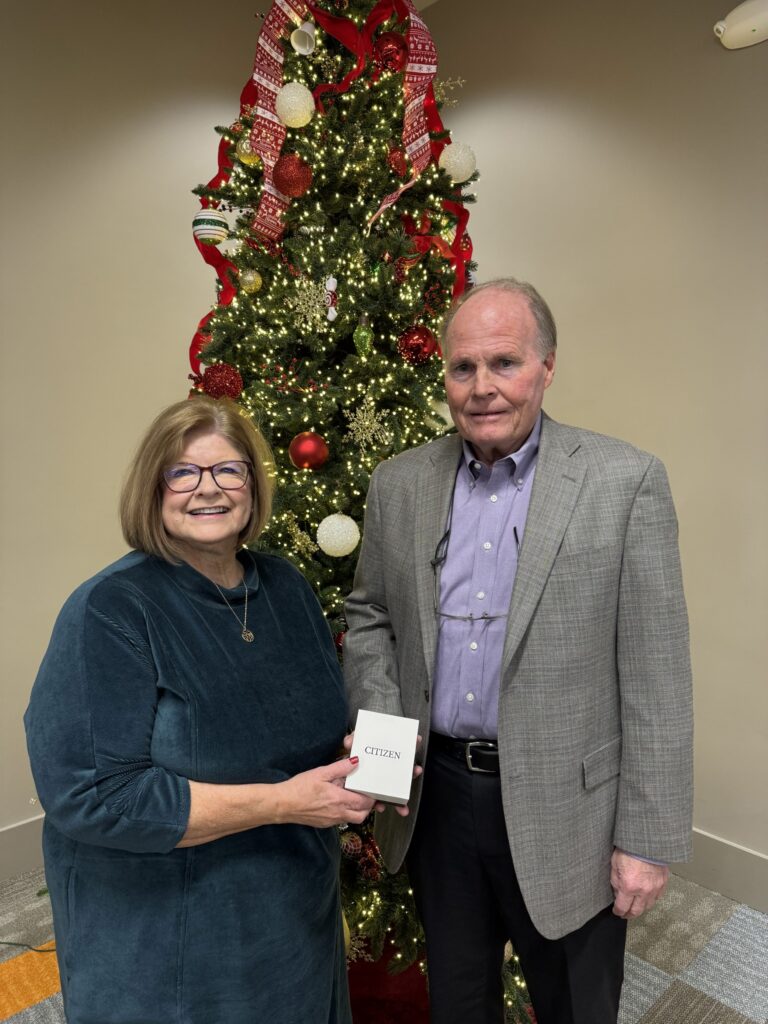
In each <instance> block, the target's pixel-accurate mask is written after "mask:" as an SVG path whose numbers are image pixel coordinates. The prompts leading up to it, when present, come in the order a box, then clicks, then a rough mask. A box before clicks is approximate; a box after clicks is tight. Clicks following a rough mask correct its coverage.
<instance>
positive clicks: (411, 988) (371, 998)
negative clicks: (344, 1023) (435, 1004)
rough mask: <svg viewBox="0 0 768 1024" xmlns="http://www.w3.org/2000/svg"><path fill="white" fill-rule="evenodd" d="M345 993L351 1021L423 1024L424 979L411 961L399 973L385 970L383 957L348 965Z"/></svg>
mask: <svg viewBox="0 0 768 1024" xmlns="http://www.w3.org/2000/svg"><path fill="white" fill-rule="evenodd" d="M349 992H350V996H351V999H352V1019H353V1020H354V1022H355V1024H427V1021H428V1020H429V1009H428V1007H429V999H428V998H427V980H426V978H425V977H424V975H423V974H422V973H421V971H420V970H419V965H418V964H412V965H411V966H410V967H409V968H408V969H407V970H405V971H402V973H400V974H390V973H389V972H388V971H387V965H386V958H385V957H382V958H381V960H377V961H376V963H368V962H367V961H365V960H356V961H355V962H354V963H352V964H350V965H349Z"/></svg>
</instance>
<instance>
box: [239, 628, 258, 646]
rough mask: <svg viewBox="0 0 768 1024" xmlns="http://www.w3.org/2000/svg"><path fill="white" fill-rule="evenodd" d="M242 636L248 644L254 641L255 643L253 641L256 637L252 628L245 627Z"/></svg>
mask: <svg viewBox="0 0 768 1024" xmlns="http://www.w3.org/2000/svg"><path fill="white" fill-rule="evenodd" d="M240 636H241V637H242V638H243V640H245V642H246V643H247V644H252V643H253V641H254V639H255V638H254V635H253V633H252V632H251V631H250V629H245V628H244V629H243V632H242V633H241V634H240Z"/></svg>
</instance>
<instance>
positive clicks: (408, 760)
mask: <svg viewBox="0 0 768 1024" xmlns="http://www.w3.org/2000/svg"><path fill="white" fill-rule="evenodd" d="M418 731H419V722H418V719H416V718H402V717H401V716H400V715H383V714H381V712H379V711H358V713H357V724H356V726H355V738H354V740H353V742H352V751H351V756H352V757H359V758H360V763H359V764H358V766H357V768H356V769H355V770H354V771H353V772H352V774H351V775H348V776H347V778H346V780H345V783H344V785H345V786H346V788H347V789H352V790H354V791H355V792H356V793H365V794H366V796H372V797H375V798H376V799H377V800H384V801H386V802H387V803H390V804H407V803H408V797H409V796H410V794H411V782H412V780H413V764H414V761H415V760H416V737H417V735H418Z"/></svg>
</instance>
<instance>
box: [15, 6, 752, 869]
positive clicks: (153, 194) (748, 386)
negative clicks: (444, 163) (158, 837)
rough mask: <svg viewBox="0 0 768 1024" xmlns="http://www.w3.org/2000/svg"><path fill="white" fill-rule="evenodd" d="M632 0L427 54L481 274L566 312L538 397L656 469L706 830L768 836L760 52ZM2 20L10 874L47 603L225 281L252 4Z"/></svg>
mask: <svg viewBox="0 0 768 1024" xmlns="http://www.w3.org/2000/svg"><path fill="white" fill-rule="evenodd" d="M8 6H10V5H8ZM628 6H629V8H630V9H629V10H626V9H625V6H623V5H617V4H615V3H614V4H609V3H608V2H607V0H596V2H595V0H589V2H588V3H585V4H580V5H577V7H574V5H572V4H570V3H566V2H565V0H552V2H550V3H549V4H546V5H542V4H533V3H522V2H520V3H517V2H509V0H485V2H483V3H480V4H475V5H469V9H470V10H471V11H472V12H473V14H474V15H475V17H477V18H478V23H477V24H471V25H469V24H468V23H467V20H466V18H467V10H468V5H467V4H466V3H463V2H461V3H460V2H459V0H440V2H439V3H436V4H434V5H433V6H431V7H430V9H429V11H428V12H427V15H426V16H427V19H428V21H429V24H430V25H431V27H432V29H433V31H434V34H435V37H436V40H437V43H438V47H439V49H440V54H441V64H442V73H443V74H444V75H453V76H455V75H463V76H464V77H465V78H466V79H467V82H468V84H467V86H466V87H465V89H464V90H463V93H462V97H461V100H462V101H461V104H460V105H459V107H457V108H455V109H454V110H451V111H448V112H447V113H446V121H448V123H449V124H450V125H451V126H452V127H453V128H454V133H455V137H456V138H457V139H461V140H464V141H466V142H469V143H470V144H471V145H473V146H474V148H475V149H476V151H477V154H478V158H479V161H480V165H481V170H482V173H483V177H482V181H481V183H480V186H479V189H478V192H479V197H480V201H479V203H478V205H477V207H476V208H475V210H474V211H473V214H472V220H471V230H472V234H473V238H474V241H475V245H476V253H477V256H478V259H479V261H480V276H481V277H489V276H492V275H495V274H498V273H504V272H514V273H516V274H518V275H520V276H523V277H527V278H529V279H531V280H532V281H534V282H535V283H536V284H537V285H538V286H539V287H540V289H541V290H542V292H543V293H544V294H545V295H546V296H547V298H548V299H549V300H550V302H551V304H552V306H553V308H554V311H555V314H556V316H557V318H558V321H559V326H560V332H561V351H560V359H559V367H558V375H557V380H556V382H555V384H554V386H553V389H552V390H551V391H550V393H549V396H548V398H549V400H548V404H547V407H548V409H549V411H550V412H551V413H552V414H553V415H555V416H556V417H558V418H561V419H563V420H567V421H571V422H576V423H579V424H581V425H584V426H588V427H591V428H593V429H596V430H600V431H604V432H606V433H612V434H617V435H619V436H621V437H624V438H627V439H628V440H631V441H633V442H635V443H636V444H638V445H640V446H642V447H645V448H648V449H651V450H653V451H655V452H657V453H658V454H659V455H661V456H662V458H664V460H665V461H666V463H667V465H668V467H669V470H670V475H671V479H672V484H673V489H674V492H675V494H676V497H677V503H678V509H679V513H680V520H681V539H682V549H683V558H684V566H685V575H686V583H687V588H688V595H689V604H690V612H691V619H692V631H693V645H694V662H695V670H696V694H697V804H696V824H697V827H698V828H699V829H701V830H703V831H704V832H707V833H711V834H713V835H715V836H716V837H721V838H723V839H725V840H727V841H728V842H730V843H734V844H737V845H741V846H745V847H748V848H751V849H753V850H755V851H758V852H759V853H762V854H763V855H768V820H767V818H766V814H765V792H766V791H768V779H766V768H765V764H766V762H768V752H767V750H766V729H767V728H768V725H767V724H766V723H768V697H766V687H765V682H764V678H765V669H764V662H765V639H764V636H765V627H764V623H765V620H766V600H765V582H764V581H765V579H766V571H765V570H766V558H765V553H766V552H765V532H766V531H765V529H764V523H765V521H766V519H767V518H768V517H767V516H766V504H768V503H767V502H766V478H765V473H764V468H763V465H762V460H761V459H760V454H761V447H760V440H762V439H763V438H764V437H765V434H766V429H765V428H766V422H765V419H766V417H765V407H766V402H765V399H764V388H765V380H766V378H765V369H766V351H767V350H768V345H767V344H766V342H767V341H768V339H767V338H766V323H767V322H768V317H767V314H768V302H767V300H766V288H765V281H766V279H768V266H767V265H766V248H765V237H766V227H767V226H768V224H767V221H768V216H767V213H768V211H767V209H766V192H765V183H766V178H767V176H768V144H767V140H766V131H765V129H764V128H763V127H762V126H761V121H764V118H762V116H761V110H762V107H763V102H762V99H761V97H762V98H763V99H764V97H765V95H766V90H767V89H768V44H763V46H761V47H755V48H752V49H750V50H744V51H740V52H728V51H726V50H724V49H723V48H722V47H721V46H720V45H719V44H718V43H716V41H715V40H714V37H713V36H712V34H711V25H712V24H713V23H714V21H715V20H717V18H718V17H720V16H721V15H722V14H723V13H724V9H723V8H722V5H721V4H720V3H719V2H717V0H678V2H677V3H676V4H674V5H668V4H665V3H662V0H644V2H643V3H642V4H641V3H633V4H631V5H628ZM670 7H674V10H670V9H669V8H670ZM3 27H4V30H5V41H4V44H3V47H4V51H3V54H2V60H1V61H0V64H1V65H2V72H3V75H4V77H5V78H6V79H7V81H8V85H4V87H3V93H4V97H5V98H4V101H3V102H4V110H3V125H4V129H5V144H4V147H3V148H4V156H3V159H4V162H5V164H6V166H5V167H4V172H3V181H4V186H3V190H4V191H3V198H4V204H3V213H2V217H3V227H4V233H5V238H6V242H5V244H4V246H3V248H2V250H0V251H1V252H2V257H1V258H2V262H3V266H2V274H0V281H1V282H2V288H3V321H2V323H3V331H2V337H3V361H2V373H3V381H4V389H3V391H4V401H3V403H2V415H3V430H2V432H1V433H0V436H1V437H2V444H3V455H2V460H3V466H4V468H5V475H4V480H5V486H4V487H3V488H2V492H3V493H2V499H1V501H2V505H1V506H0V508H2V512H1V513H0V516H1V519H0V528H1V529H0V542H1V543H2V555H1V556H0V557H1V559H2V565H1V568H2V584H1V586H2V591H1V592H0V593H1V597H0V601H1V604H0V622H2V629H3V646H2V659H3V667H2V679H3V683H2V685H3V715H2V718H1V719H0V777H1V778H2V780H3V786H2V789H1V790H0V829H2V828H3V827H4V826H6V827H7V828H6V831H5V832H0V871H1V870H2V864H3V850H2V847H3V844H4V843H5V844H6V845H10V844H11V842H12V835H13V833H14V828H13V826H15V825H16V824H17V823H19V822H21V821H23V820H24V819H27V818H29V817H30V816H32V815H35V814H38V813H39V808H38V807H37V806H36V805H34V804H30V799H32V798H33V795H34V794H33V787H32V783H31V779H30V777H29V773H28V769H27V767H26V758H25V753H24V744H23V737H22V731H21V727H20V724H19V719H20V716H21V714H22V711H23V708H24V706H25V703H26V697H27V693H28V690H29V687H30V685H31V682H32V679H33V677H34V673H35V670H36V666H37V664H38V662H39V659H40V657H41V655H42V653H43V650H44V648H45V644H46V642H47V638H48V635H49V633H50V628H51V625H52V623H53V619H54V617H55V615H56V612H57V610H58V608H59V607H60V605H61V603H62V601H63V599H64V598H65V596H66V595H67V594H68V593H69V592H70V590H71V589H72V588H73V587H74V586H75V585H76V584H77V583H79V582H80V581H81V580H82V579H84V578H85V577H87V576H88V575H89V574H90V573H92V572H93V571H94V570H96V569H97V568H98V567H100V566H101V565H103V564H104V563H106V562H108V561H110V560H111V559H113V558H115V557H117V556H119V555H120V554H121V553H122V551H123V545H122V541H121V539H120V535H119V531H118V528H117V524H116V520H115V514H114V505H115V500H116V496H117V490H118V487H119V480H120V476H121V473H122V469H123V466H124V464H125V461H126V459H127V457H128V454H129V452H130V450H131V448H132V446H133V444H134V442H135V440H136V435H137V433H138V432H139V431H140V430H141V429H142V428H143V427H144V425H145V424H146V422H147V421H148V419H149V418H150V416H151V415H152V414H153V413H154V412H155V411H156V410H157V409H158V408H159V407H160V406H162V405H163V404H165V403H166V402H169V401H172V400H174V399H176V398H179V397H183V395H184V394H185V393H186V385H187V382H186V379H185V378H186V374H187V372H188V368H187V364H186V347H187V344H188V341H189V338H190V336H191V334H192V332H193V331H194V328H195V324H196V322H197V320H198V319H199V317H200V316H201V315H202V314H203V313H204V312H205V311H206V309H207V308H208V306H209V304H210V302H211V301H212V298H213V284H212V275H211V272H210V271H209V270H208V269H207V268H206V267H205V266H204V265H203V264H202V261H201V260H200V258H199V256H198V254H197V252H196V250H195V249H194V246H193V245H192V242H191V237H190V230H189V221H190V218H191V216H192V213H193V212H194V210H195V208H196V200H195V199H194V197H192V196H191V195H190V194H189V189H190V188H191V187H192V186H193V185H195V184H196V183H197V182H198V181H201V180H204V179H207V178H208V177H209V176H210V175H211V174H212V173H213V170H214V159H215V146H216V137H215V136H214V134H213V133H212V131H211V128H212V126H213V125H214V124H216V123H222V122H226V121H228V120H231V119H232V118H233V117H234V115H235V113H236V108H237V96H238V93H239V90H240V87H241V85H242V83H243V81H244V79H245V77H246V76H247V74H248V72H249V70H250V65H251V59H252V52H253V47H254V43H255V34H256V22H255V21H254V19H253V5H252V3H247V2H245V0H229V2H226V3H223V4H219V5H217V7H216V13H215V16H211V15H210V14H208V5H207V4H204V3H202V2H201V0H193V2H190V3H185V4H184V5H181V4H157V3H149V2H147V0H139V2H138V3H136V4H133V5H132V6H131V7H130V8H128V9H126V8H123V7H121V6H120V5H106V4H102V3H98V4H97V3H96V2H95V0H87V2H83V3H79V4H76V5H70V6H69V7H68V8H62V7H61V5H59V4H55V3H53V2H52V0H43V2H34V0H33V2H30V3H29V4H27V5H23V6H18V5H17V6H14V7H13V10H12V13H6V14H4V25H3ZM27 473H28V475H29V479H28V480H27ZM723 888H725V886H723Z"/></svg>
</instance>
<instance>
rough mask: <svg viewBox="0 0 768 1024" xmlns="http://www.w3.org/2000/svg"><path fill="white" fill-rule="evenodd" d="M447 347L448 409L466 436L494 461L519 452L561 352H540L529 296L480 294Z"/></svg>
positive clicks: (478, 452)
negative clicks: (547, 353)
mask: <svg viewBox="0 0 768 1024" xmlns="http://www.w3.org/2000/svg"><path fill="white" fill-rule="evenodd" d="M445 348H446V352H445V390H446V394H447V398H448V407H449V408H450V410H451V415H452V416H453V421H454V423H455V424H456V427H457V429H458V431H459V433H460V434H461V436H462V437H463V438H464V439H465V440H467V441H469V443H470V444H471V445H472V447H473V449H474V451H475V454H476V456H477V457H478V459H480V460H481V461H482V462H485V463H486V464H488V465H490V464H491V463H493V462H495V461H496V460H497V459H501V458H503V457H504V456H505V455H509V454H510V452H514V451H517V449H518V448H519V447H520V446H521V445H522V444H523V442H524V441H525V440H526V439H527V437H528V435H529V434H530V432H531V430H532V429H533V425H534V423H535V422H536V417H537V416H538V415H539V410H540V409H541V403H542V401H543V398H544V392H545V390H546V389H547V388H548V387H549V385H550V384H551V383H552V378H553V377H554V375H555V354H554V352H553V353H550V354H549V355H548V356H547V357H546V358H542V355H541V352H540V351H539V347H538V344H537V341H536V321H535V320H534V318H533V314H532V313H531V311H530V309H529V308H528V300H527V299H526V298H525V296H523V295H518V294H514V293H512V292H504V291H495V290H494V289H489V290H488V291H482V292H480V293H479V294H478V295H477V296H476V297H473V298H470V299H468V300H467V301H466V302H465V303H464V305H463V306H462V307H461V309H460V310H459V311H458V313H457V314H456V316H455V317H454V319H453V323H452V324H451V326H450V329H449V331H448V337H447V338H446V345H445Z"/></svg>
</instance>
